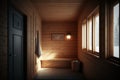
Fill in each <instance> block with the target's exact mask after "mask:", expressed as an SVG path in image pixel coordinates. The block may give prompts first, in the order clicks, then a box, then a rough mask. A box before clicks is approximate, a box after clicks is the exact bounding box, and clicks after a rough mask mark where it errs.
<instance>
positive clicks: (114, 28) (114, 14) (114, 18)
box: [109, 2, 120, 58]
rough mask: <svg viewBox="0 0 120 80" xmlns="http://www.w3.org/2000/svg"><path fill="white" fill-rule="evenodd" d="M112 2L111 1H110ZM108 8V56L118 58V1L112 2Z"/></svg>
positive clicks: (119, 55)
mask: <svg viewBox="0 0 120 80" xmlns="http://www.w3.org/2000/svg"><path fill="white" fill-rule="evenodd" d="M112 4H113V2H112ZM111 8H112V9H111V10H110V12H111V13H110V15H111V16H110V31H109V34H110V41H109V44H110V52H109V53H110V57H114V58H120V47H119V46H120V43H119V40H120V38H119V36H120V35H119V34H120V32H119V29H120V28H119V25H120V24H119V15H120V14H119V3H114V5H112V6H111Z"/></svg>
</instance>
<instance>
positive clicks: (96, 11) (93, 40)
mask: <svg viewBox="0 0 120 80" xmlns="http://www.w3.org/2000/svg"><path fill="white" fill-rule="evenodd" d="M99 14H100V13H99V6H97V7H96V8H95V9H94V10H93V11H92V12H91V14H90V15H89V16H88V17H87V52H88V53H90V54H91V55H93V56H96V57H99V56H100V54H99V53H100V45H99V52H96V51H95V24H94V23H95V21H94V17H95V16H96V15H99ZM90 19H91V21H92V50H89V48H88V47H89V36H88V35H89V32H88V31H89V29H88V25H89V20H90ZM99 44H100V16H99Z"/></svg>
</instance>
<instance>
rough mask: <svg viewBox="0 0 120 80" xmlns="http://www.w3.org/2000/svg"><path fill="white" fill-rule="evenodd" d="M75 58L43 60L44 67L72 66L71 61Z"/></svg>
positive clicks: (42, 65)
mask: <svg viewBox="0 0 120 80" xmlns="http://www.w3.org/2000/svg"><path fill="white" fill-rule="evenodd" d="M72 60H75V58H54V59H47V60H41V67H42V68H71V61H72Z"/></svg>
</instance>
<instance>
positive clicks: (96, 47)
mask: <svg viewBox="0 0 120 80" xmlns="http://www.w3.org/2000/svg"><path fill="white" fill-rule="evenodd" d="M94 39H95V40H94V41H95V42H94V50H95V52H99V14H96V15H95V16H94Z"/></svg>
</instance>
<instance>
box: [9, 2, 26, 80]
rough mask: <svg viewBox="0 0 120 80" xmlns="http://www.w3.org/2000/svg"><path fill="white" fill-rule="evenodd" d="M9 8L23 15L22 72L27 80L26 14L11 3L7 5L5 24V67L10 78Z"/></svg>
mask: <svg viewBox="0 0 120 80" xmlns="http://www.w3.org/2000/svg"><path fill="white" fill-rule="evenodd" d="M11 8H12V9H14V10H16V11H17V12H19V13H20V14H21V15H22V16H23V24H24V25H23V44H24V46H23V51H24V52H23V71H24V72H23V73H24V80H27V16H26V15H25V14H24V13H23V12H22V11H20V10H19V9H17V8H16V7H15V6H13V5H11V4H10V3H8V7H7V11H8V12H7V16H8V17H7V25H8V27H7V35H8V39H7V42H8V44H7V45H8V49H7V51H8V52H7V53H8V56H7V62H8V63H7V66H8V68H7V73H8V77H7V78H8V80H10V71H9V69H10V62H9V56H11V55H10V34H9V33H10V29H9V28H10V26H11V25H10V19H9V18H10V17H11V15H10V10H11Z"/></svg>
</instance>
